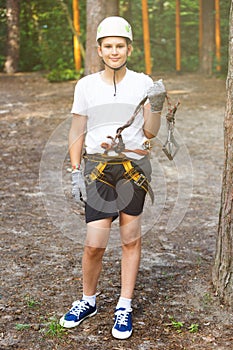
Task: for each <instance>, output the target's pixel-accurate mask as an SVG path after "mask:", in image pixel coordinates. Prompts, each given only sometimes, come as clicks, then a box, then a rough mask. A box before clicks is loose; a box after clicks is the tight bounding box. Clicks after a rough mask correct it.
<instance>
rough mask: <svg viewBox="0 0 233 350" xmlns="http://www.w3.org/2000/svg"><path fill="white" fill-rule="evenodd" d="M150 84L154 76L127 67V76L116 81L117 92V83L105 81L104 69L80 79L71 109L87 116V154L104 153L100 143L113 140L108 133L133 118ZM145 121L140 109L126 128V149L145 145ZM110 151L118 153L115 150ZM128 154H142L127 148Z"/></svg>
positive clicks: (123, 135) (129, 155)
mask: <svg viewBox="0 0 233 350" xmlns="http://www.w3.org/2000/svg"><path fill="white" fill-rule="evenodd" d="M151 86H153V80H152V79H151V78H150V77H149V76H148V75H146V74H144V73H137V72H134V71H131V70H128V69H127V70H126V74H125V76H124V78H123V79H122V80H121V81H120V83H118V84H117V85H116V95H115V96H114V93H115V90H114V86H113V85H110V84H107V83H106V82H104V81H103V79H102V77H101V72H98V73H94V74H90V75H88V76H86V77H84V78H82V79H80V80H79V81H78V82H77V84H76V87H75V92H74V101H73V106H72V110H71V113H74V114H80V115H85V116H87V133H86V138H85V148H86V152H87V153H88V154H93V153H104V149H103V148H102V147H101V144H102V143H103V142H106V143H109V144H111V139H110V138H108V136H111V137H113V138H114V137H115V135H116V130H117V129H118V128H119V127H121V126H123V125H124V124H125V123H126V122H127V121H128V120H129V119H130V118H131V116H132V115H133V113H134V110H135V108H136V106H137V105H138V104H139V102H140V101H141V100H142V99H143V98H144V97H145V96H146V94H147V91H148V89H149V88H150V87H151ZM143 124H144V119H143V115H142V112H140V113H139V114H138V115H137V117H136V118H135V120H134V122H133V124H132V125H131V126H129V127H128V128H126V129H124V130H123V132H122V138H123V142H124V143H125V148H126V149H130V150H134V149H143V143H144V141H145V140H146V138H145V136H144V133H143V129H142V127H143ZM108 154H109V155H111V156H114V155H116V153H115V152H113V151H111V152H109V153H108ZM125 155H126V156H128V157H130V158H135V159H139V158H141V156H139V155H138V154H136V153H131V152H125Z"/></svg>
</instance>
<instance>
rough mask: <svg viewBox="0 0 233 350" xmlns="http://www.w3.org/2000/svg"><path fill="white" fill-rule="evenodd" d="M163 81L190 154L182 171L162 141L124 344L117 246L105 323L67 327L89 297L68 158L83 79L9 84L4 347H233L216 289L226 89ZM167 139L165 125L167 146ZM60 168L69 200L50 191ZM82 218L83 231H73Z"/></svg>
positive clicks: (230, 320)
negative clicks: (78, 303)
mask: <svg viewBox="0 0 233 350" xmlns="http://www.w3.org/2000/svg"><path fill="white" fill-rule="evenodd" d="M162 76H163V78H164V81H165V84H166V86H167V89H168V91H169V93H170V96H171V98H172V100H173V101H176V100H177V99H180V101H181V106H180V107H179V109H178V112H177V116H176V127H177V129H176V130H177V134H175V135H176V137H177V140H178V141H179V143H180V144H181V148H180V150H179V152H178V153H177V155H176V157H175V160H174V161H173V162H170V161H169V160H168V159H167V158H166V156H165V154H164V153H163V152H162V151H161V149H160V147H158V144H159V142H158V141H157V143H156V142H155V147H154V150H153V151H152V157H151V162H152V166H153V168H155V171H154V175H153V179H154V181H155V184H157V185H155V188H154V189H155V198H156V204H155V207H153V206H150V204H147V208H146V212H148V213H149V215H147V216H146V218H145V228H146V230H145V234H144V235H143V249H142V259H141V266H140V270H139V274H138V280H137V285H136V289H135V295H134V300H133V309H134V312H133V325H134V332H133V335H132V337H131V338H130V339H129V340H125V341H119V340H116V339H113V338H112V336H111V327H112V325H113V313H114V307H115V303H116V301H117V298H118V296H119V292H120V265H119V259H120V249H119V246H118V244H117V243H116V242H115V241H114V240H113V243H114V244H110V246H109V248H108V249H107V251H106V254H105V257H104V262H103V273H102V275H101V278H100V283H99V286H98V297H97V302H98V313H97V315H96V316H95V317H93V318H91V319H88V320H86V321H85V322H83V323H82V324H81V325H80V326H79V327H78V328H75V329H72V330H69V331H63V329H61V328H60V327H59V326H58V320H59V318H60V317H61V315H62V314H63V313H64V312H66V311H67V310H68V309H69V308H70V306H71V303H72V301H74V300H75V299H77V298H80V296H81V292H82V286H81V258H82V250H83V245H82V239H83V238H82V237H83V233H84V231H85V225H84V223H83V212H82V208H78V207H77V205H75V203H73V200H72V198H71V195H70V186H71V185H70V172H69V160H68V159H67V157H66V156H64V154H65V153H64V154H63V153H62V152H64V148H66V147H67V144H66V141H64V140H66V139H67V130H68V128H67V125H69V123H68V122H67V120H69V117H70V113H69V111H70V108H71V104H72V98H73V89H74V85H75V82H64V83H53V84H51V83H49V82H48V81H47V80H46V79H45V78H44V77H43V76H42V75H41V74H38V73H33V74H16V75H14V76H6V75H4V74H1V75H0V113H1V115H0V123H1V202H2V206H1V207H2V215H1V222H2V224H1V286H2V287H1V293H0V309H1V328H0V329H1V331H0V349H1V350H3V349H4V350H7V349H18V350H36V349H39V350H50V349H51V350H55V349H59V350H61V349H62V350H66V349H67V350H72V349H76V350H77V349H79V350H84V349H91V350H95V349H96V350H97V349H98V350H100V349H101V350H102V349H104V350H108V349H109V350H110V349H111V350H117V349H118V350H120V349H125V350H149V349H153V350H172V349H173V350H181V349H183V350H184V349H186V350H191V349H200V350H214V349H217V350H230V349H233V316H232V310H229V309H228V307H227V306H226V305H223V304H222V303H221V302H220V301H219V299H218V297H217V296H216V295H215V291H214V288H213V286H212V282H211V278H212V277H211V274H212V267H213V263H214V252H215V242H216V235H217V225H218V213H219V208H220V194H221V177H222V170H223V162H224V155H223V120H224V111H225V102H226V93H225V81H224V79H217V78H204V77H203V76H200V75H195V74H182V75H176V74H172V75H168V74H163V75H162ZM159 77H160V76H159ZM156 78H158V77H156ZM164 120H165V118H164ZM163 124H164V123H163ZM51 135H52V136H51ZM56 137H58V139H56ZM165 138H166V132H165V125H163V126H162V128H161V134H159V137H158V140H159V139H161V140H162V141H165ZM60 141H61V142H60ZM59 142H60V143H59ZM60 146H61V148H60ZM60 151H61V152H60ZM66 152H67V149H66ZM60 153H61V154H63V155H62V157H63V158H62V157H61V156H60ZM62 159H63V160H62ZM49 160H51V164H50V162H49ZM46 162H47V163H46ZM58 163H59V164H58ZM57 164H58V165H57ZM56 166H58V167H60V168H62V172H61V173H62V182H60V185H61V186H60V187H62V188H63V192H64V193H65V196H63V197H62V195H61V194H59V193H56V191H54V190H53V188H52V187H53V185H54V184H55V185H54V186H55V189H56V187H57V186H56V184H59V179H60V178H59V176H58V177H57V174H58V173H59V171H57V170H56ZM54 169H55V170H56V171H55V170H54ZM46 180H47V181H48V183H47V187H46ZM58 187H59V186H58ZM164 188H166V190H165V189H164ZM58 192H59V191H58ZM59 196H60V197H59ZM59 203H60V204H59ZM64 203H65V207H64V210H63V205H64ZM67 203H68V204H67ZM158 203H159V204H158ZM156 205H157V206H156ZM66 206H67V208H68V209H67V208H66ZM147 209H148V210H147ZM154 209H155V211H153V210H154ZM156 210H157V211H158V212H159V214H158V213H157V212H156ZM59 214H60V215H59ZM59 216H61V217H59ZM74 217H75V218H77V220H76V221H77V223H78V225H79V231H77V230H74V231H73V232H72V233H71V232H68V231H69V222H70V221H75V220H74ZM63 224H64V225H65V228H64V226H63ZM67 227H68V229H67ZM72 227H73V226H72V225H71V228H72ZM74 227H76V226H75V225H74Z"/></svg>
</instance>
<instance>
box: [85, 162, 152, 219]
mask: <svg viewBox="0 0 233 350" xmlns="http://www.w3.org/2000/svg"><path fill="white" fill-rule="evenodd" d="M98 164H99V162H98V161H92V160H91V161H90V160H86V161H85V172H84V175H85V177H86V178H88V175H89V174H91V173H92V171H93V170H94V169H95V167H96V166H97V165H98ZM131 164H132V165H133V167H134V168H135V169H136V170H137V171H138V172H139V173H142V174H144V175H145V176H146V178H147V180H148V181H150V179H151V177H150V176H151V164H150V161H149V159H148V157H144V158H143V159H140V160H137V161H135V160H133V161H131ZM124 174H125V168H124V166H123V165H122V164H111V163H107V165H106V167H105V169H104V177H103V179H102V181H99V180H94V181H93V182H91V183H87V202H86V206H85V217H86V223H88V222H91V221H96V220H101V219H105V218H109V217H111V218H112V220H115V219H116V218H117V217H118V215H119V212H123V213H125V214H128V215H132V216H138V215H140V214H141V213H142V211H143V206H144V202H145V196H146V191H145V189H143V188H142V187H140V186H138V185H137V184H136V183H135V182H134V181H133V180H130V181H129V180H127V179H126V178H125V176H124Z"/></svg>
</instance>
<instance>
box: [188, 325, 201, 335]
mask: <svg viewBox="0 0 233 350" xmlns="http://www.w3.org/2000/svg"><path fill="white" fill-rule="evenodd" d="M188 330H189V332H190V333H197V332H198V331H199V324H197V323H192V324H191V325H190V326H189V328H188Z"/></svg>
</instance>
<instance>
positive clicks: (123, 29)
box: [96, 16, 133, 41]
mask: <svg viewBox="0 0 233 350" xmlns="http://www.w3.org/2000/svg"><path fill="white" fill-rule="evenodd" d="M106 36H120V37H123V38H127V39H129V40H130V41H132V40H133V34H132V29H131V25H130V24H129V23H128V22H127V21H126V20H125V19H124V18H122V17H118V16H113V17H107V18H105V19H104V20H103V21H102V22H101V23H100V24H99V26H98V28H97V34H96V41H98V40H99V39H101V38H105V37H106Z"/></svg>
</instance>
